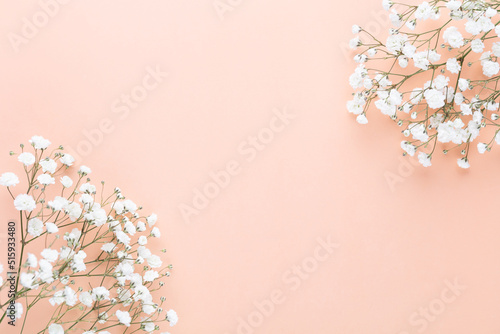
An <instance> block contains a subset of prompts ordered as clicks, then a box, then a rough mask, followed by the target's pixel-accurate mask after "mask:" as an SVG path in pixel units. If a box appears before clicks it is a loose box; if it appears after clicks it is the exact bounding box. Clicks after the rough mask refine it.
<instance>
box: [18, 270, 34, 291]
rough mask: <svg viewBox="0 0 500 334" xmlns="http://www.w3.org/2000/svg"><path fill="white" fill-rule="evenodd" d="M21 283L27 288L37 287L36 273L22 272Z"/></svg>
mask: <svg viewBox="0 0 500 334" xmlns="http://www.w3.org/2000/svg"><path fill="white" fill-rule="evenodd" d="M19 283H21V285H22V286H24V287H25V288H27V289H37V288H38V284H35V274H31V273H25V272H23V273H21V276H20V278H19Z"/></svg>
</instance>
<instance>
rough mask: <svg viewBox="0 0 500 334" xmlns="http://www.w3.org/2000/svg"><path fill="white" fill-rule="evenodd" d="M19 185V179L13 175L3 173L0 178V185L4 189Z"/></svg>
mask: <svg viewBox="0 0 500 334" xmlns="http://www.w3.org/2000/svg"><path fill="white" fill-rule="evenodd" d="M17 184H19V178H18V177H17V175H16V174H14V173H10V172H8V173H3V174H2V175H1V176H0V185H2V186H5V187H15V186H16V185H17Z"/></svg>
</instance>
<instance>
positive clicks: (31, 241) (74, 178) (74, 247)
mask: <svg viewBox="0 0 500 334" xmlns="http://www.w3.org/2000/svg"><path fill="white" fill-rule="evenodd" d="M29 142H30V144H31V145H29V146H28V147H25V146H24V145H21V152H20V153H19V154H16V153H14V152H11V155H17V159H18V161H19V162H20V163H21V164H22V168H23V169H24V174H25V176H26V178H25V180H23V182H22V183H25V184H26V188H23V189H20V187H21V186H20V183H21V182H20V178H19V177H18V175H16V174H15V173H12V172H6V173H3V174H2V175H1V176H0V185H2V186H5V187H7V190H8V192H9V194H10V196H11V197H12V200H13V203H14V207H15V209H16V210H18V211H19V222H18V225H17V226H18V228H19V233H20V237H19V239H20V240H19V241H20V242H19V246H18V247H19V250H18V251H19V254H20V256H19V259H18V261H19V264H20V265H19V266H18V267H16V268H10V267H9V270H4V267H3V266H2V265H1V264H0V293H1V292H2V290H3V289H5V290H9V289H11V285H12V284H11V281H10V279H8V278H7V277H5V276H2V275H5V273H6V271H9V272H13V271H15V272H16V275H15V276H13V277H15V282H14V285H15V291H14V294H13V295H12V296H11V295H10V294H9V299H8V300H4V301H2V302H1V303H0V309H1V313H2V317H1V319H0V323H1V322H2V321H4V320H8V321H15V324H16V325H19V326H20V328H21V333H23V330H24V328H25V325H26V319H27V318H28V317H29V314H30V311H31V309H33V308H35V307H36V306H35V305H36V304H44V305H43V306H42V307H44V309H43V310H44V311H43V312H46V311H47V307H48V308H49V311H50V314H51V316H48V317H47V320H46V321H44V322H40V324H39V326H38V328H36V332H38V333H49V334H63V333H84V334H94V333H99V334H109V333H110V332H109V331H108V330H111V328H113V331H114V329H115V328H120V330H121V331H123V332H125V331H126V330H127V329H129V328H130V329H131V331H136V330H138V331H140V332H147V333H150V332H154V331H158V330H159V329H160V323H161V322H163V321H166V322H168V323H169V324H170V326H174V325H175V324H176V323H177V321H178V318H177V314H176V312H175V311H173V310H166V309H165V308H164V307H163V304H164V303H165V301H166V298H165V297H161V298H159V301H155V296H156V295H157V291H158V290H160V289H161V287H163V286H164V284H165V283H164V281H163V280H164V279H165V278H166V277H168V276H169V275H170V272H169V270H170V269H171V268H172V267H171V265H167V266H165V265H164V263H163V260H162V259H161V257H160V256H159V252H155V250H153V249H150V248H148V244H149V243H150V241H151V240H152V239H154V238H159V237H160V230H159V228H158V227H157V226H155V225H156V222H157V219H158V217H157V215H156V214H150V215H147V216H145V215H142V214H141V213H140V211H141V209H142V208H141V207H140V206H138V205H137V204H135V203H134V202H133V201H132V200H130V199H128V198H125V196H124V195H123V194H122V192H121V190H120V189H119V188H115V189H114V190H112V191H110V194H109V195H105V191H104V188H105V183H104V182H101V183H100V184H98V185H96V184H94V183H92V181H91V179H90V178H89V175H90V174H91V172H92V171H91V169H90V168H89V167H86V166H80V167H78V168H76V167H74V165H75V159H74V158H73V157H72V156H71V155H70V154H68V153H65V152H64V150H63V147H58V148H55V149H53V150H52V151H50V150H49V147H50V145H51V143H50V141H49V140H47V139H45V138H43V137H40V136H34V137H32V138H31V140H30V141H29ZM30 147H31V149H29V150H26V148H30ZM63 174H64V175H63ZM161 252H162V253H165V250H162V251H161ZM11 305H14V306H11ZM12 307H14V309H15V312H11V309H10V308H12ZM33 312H36V311H33Z"/></svg>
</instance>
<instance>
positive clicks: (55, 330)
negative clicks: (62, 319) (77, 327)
mask: <svg viewBox="0 0 500 334" xmlns="http://www.w3.org/2000/svg"><path fill="white" fill-rule="evenodd" d="M49 334H64V328H63V326H61V325H59V324H51V325H50V326H49Z"/></svg>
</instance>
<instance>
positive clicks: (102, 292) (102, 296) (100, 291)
mask: <svg viewBox="0 0 500 334" xmlns="http://www.w3.org/2000/svg"><path fill="white" fill-rule="evenodd" d="M92 300H94V301H101V300H109V290H108V289H106V288H105V287H103V286H99V287H96V288H93V289H92Z"/></svg>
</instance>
